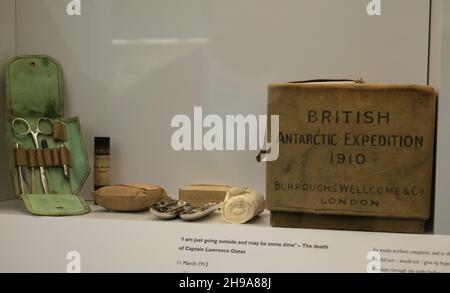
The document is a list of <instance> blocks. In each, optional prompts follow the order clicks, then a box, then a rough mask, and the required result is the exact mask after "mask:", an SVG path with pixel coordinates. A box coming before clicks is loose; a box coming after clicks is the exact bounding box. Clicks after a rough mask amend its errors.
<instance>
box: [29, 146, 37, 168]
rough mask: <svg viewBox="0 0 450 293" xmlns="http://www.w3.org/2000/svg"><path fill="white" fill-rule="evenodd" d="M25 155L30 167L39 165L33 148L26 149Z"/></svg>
mask: <svg viewBox="0 0 450 293" xmlns="http://www.w3.org/2000/svg"><path fill="white" fill-rule="evenodd" d="M27 155H28V163H29V165H30V167H32V168H35V167H38V166H39V165H38V162H37V158H36V151H35V150H34V149H28V150H27Z"/></svg>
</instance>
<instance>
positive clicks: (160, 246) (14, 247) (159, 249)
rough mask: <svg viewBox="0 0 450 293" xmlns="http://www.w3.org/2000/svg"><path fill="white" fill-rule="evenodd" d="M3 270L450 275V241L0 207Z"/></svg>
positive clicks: (217, 218)
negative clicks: (54, 213) (43, 213)
mask: <svg viewBox="0 0 450 293" xmlns="http://www.w3.org/2000/svg"><path fill="white" fill-rule="evenodd" d="M0 234H1V235H2V236H1V249H0V271H1V272H72V271H75V272H77V271H81V272H367V271H369V272H378V271H386V272H404V271H410V272H417V271H427V272H428V271H436V272H450V248H449V247H450V237H449V236H438V235H411V234H394V233H369V232H352V231H331V230H307V229H286V228H274V227H271V226H270V215H269V213H268V212H267V211H266V212H265V213H263V214H262V215H261V216H260V217H258V218H257V219H255V220H254V221H252V222H250V223H248V224H244V225H233V224H227V223H225V222H224V220H223V218H222V216H221V214H220V212H216V213H215V214H213V215H212V216H211V217H208V218H206V219H203V220H200V221H197V222H183V221H181V220H172V221H160V220H156V219H155V218H153V216H152V215H150V213H149V212H142V213H114V212H108V211H106V210H104V209H103V208H101V207H99V206H95V205H92V212H91V213H90V214H88V215H84V216H73V217H38V216H33V215H30V214H28V213H26V210H25V208H24V207H23V205H22V204H21V203H20V202H19V201H18V200H10V201H4V202H0Z"/></svg>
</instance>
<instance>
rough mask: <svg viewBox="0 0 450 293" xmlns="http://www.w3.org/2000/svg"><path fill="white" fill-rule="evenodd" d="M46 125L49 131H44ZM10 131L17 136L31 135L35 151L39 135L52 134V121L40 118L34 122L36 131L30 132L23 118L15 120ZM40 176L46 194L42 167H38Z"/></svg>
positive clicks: (45, 182)
mask: <svg viewBox="0 0 450 293" xmlns="http://www.w3.org/2000/svg"><path fill="white" fill-rule="evenodd" d="M46 123H48V124H47V126H49V129H48V130H46V129H45V127H44V125H45V124H46ZM11 127H12V130H13V131H14V132H15V133H16V134H17V135H19V136H27V135H31V137H32V138H33V142H34V146H35V147H36V149H39V148H40V147H39V135H40V134H43V135H52V133H53V120H51V119H50V118H47V117H41V118H39V119H38V120H37V122H36V130H34V131H33V130H32V129H31V126H30V123H29V122H28V121H27V120H25V119H23V118H15V119H14V120H13V122H12V123H11ZM39 170H40V175H41V183H42V187H43V188H44V193H45V194H48V181H47V177H46V176H45V169H44V166H40V167H39Z"/></svg>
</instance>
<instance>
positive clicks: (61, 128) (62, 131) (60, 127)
mask: <svg viewBox="0 0 450 293" xmlns="http://www.w3.org/2000/svg"><path fill="white" fill-rule="evenodd" d="M53 138H54V139H55V140H59V141H67V134H66V127H65V125H64V123H62V122H60V121H54V122H53Z"/></svg>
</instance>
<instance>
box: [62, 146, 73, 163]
mask: <svg viewBox="0 0 450 293" xmlns="http://www.w3.org/2000/svg"><path fill="white" fill-rule="evenodd" d="M59 152H60V155H61V165H67V166H70V163H71V162H70V151H69V149H67V148H65V147H64V148H59Z"/></svg>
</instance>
